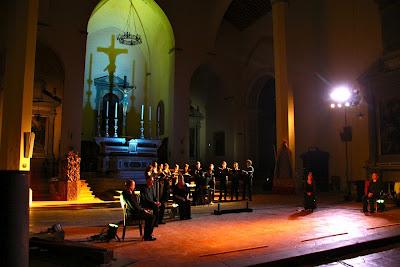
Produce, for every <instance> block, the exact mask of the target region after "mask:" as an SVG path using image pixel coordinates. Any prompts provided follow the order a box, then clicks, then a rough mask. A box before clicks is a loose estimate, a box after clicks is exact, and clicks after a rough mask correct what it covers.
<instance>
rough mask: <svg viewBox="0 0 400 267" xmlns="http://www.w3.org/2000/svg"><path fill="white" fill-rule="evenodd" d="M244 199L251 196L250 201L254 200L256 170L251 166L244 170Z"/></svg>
mask: <svg viewBox="0 0 400 267" xmlns="http://www.w3.org/2000/svg"><path fill="white" fill-rule="evenodd" d="M243 173H244V175H243V199H246V194H247V195H248V196H249V200H252V185H253V175H254V168H253V166H249V167H246V168H244V169H243Z"/></svg>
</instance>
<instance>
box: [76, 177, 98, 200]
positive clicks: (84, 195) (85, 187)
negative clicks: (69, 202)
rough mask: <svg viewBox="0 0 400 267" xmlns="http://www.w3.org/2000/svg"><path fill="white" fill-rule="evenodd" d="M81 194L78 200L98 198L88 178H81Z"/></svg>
mask: <svg viewBox="0 0 400 267" xmlns="http://www.w3.org/2000/svg"><path fill="white" fill-rule="evenodd" d="M79 184H80V187H79V196H78V200H79V201H82V202H90V201H93V200H97V198H96V196H95V195H94V194H93V191H92V190H91V188H90V186H89V184H88V182H86V180H80V183H79Z"/></svg>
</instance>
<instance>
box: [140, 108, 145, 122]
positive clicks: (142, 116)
mask: <svg viewBox="0 0 400 267" xmlns="http://www.w3.org/2000/svg"><path fill="white" fill-rule="evenodd" d="M140 119H141V120H144V105H142V111H141V113H140Z"/></svg>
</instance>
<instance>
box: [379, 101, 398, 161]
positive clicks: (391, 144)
mask: <svg viewBox="0 0 400 267" xmlns="http://www.w3.org/2000/svg"><path fill="white" fill-rule="evenodd" d="M379 121H380V125H379V137H380V138H379V139H380V140H379V141H380V150H381V155H400V98H391V99H387V100H383V101H382V102H381V103H380V106H379Z"/></svg>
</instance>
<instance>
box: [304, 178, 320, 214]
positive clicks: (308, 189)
mask: <svg viewBox="0 0 400 267" xmlns="http://www.w3.org/2000/svg"><path fill="white" fill-rule="evenodd" d="M315 191H316V190H315V182H314V178H313V173H312V172H308V175H307V180H306V181H305V183H304V209H305V210H307V211H311V212H312V211H314V209H315V208H316V207H317V203H316V198H315Z"/></svg>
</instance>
